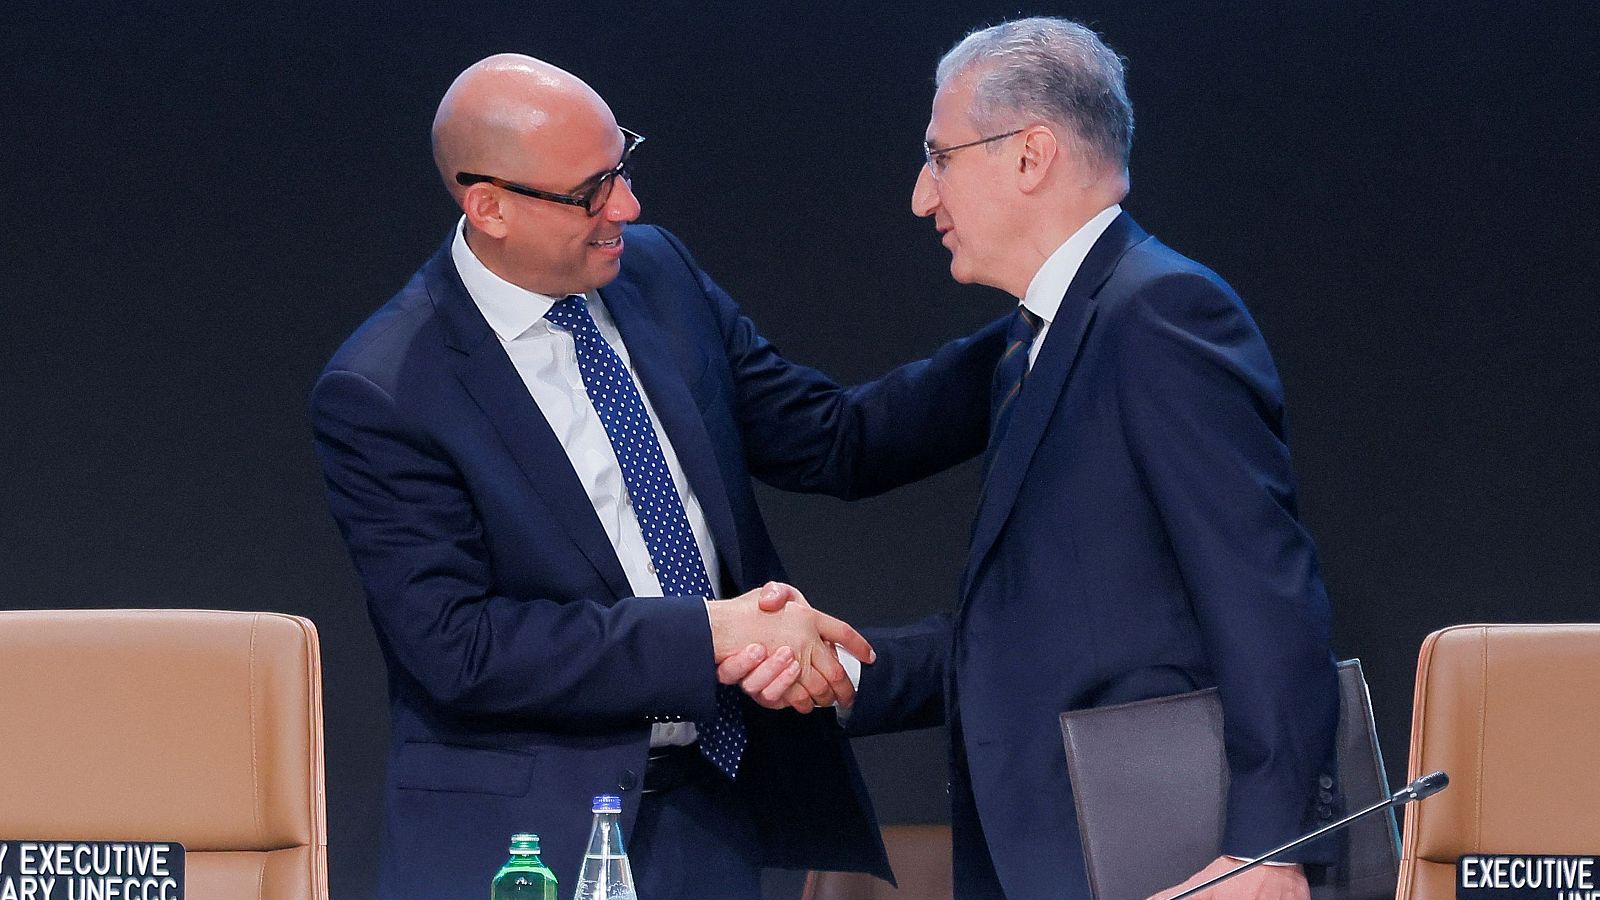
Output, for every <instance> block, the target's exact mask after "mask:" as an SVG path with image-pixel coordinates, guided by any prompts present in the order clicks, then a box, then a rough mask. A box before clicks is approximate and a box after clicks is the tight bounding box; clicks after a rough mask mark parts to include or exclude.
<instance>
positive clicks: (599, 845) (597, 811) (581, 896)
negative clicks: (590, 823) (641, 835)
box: [572, 794, 639, 900]
mask: <svg viewBox="0 0 1600 900" xmlns="http://www.w3.org/2000/svg"><path fill="white" fill-rule="evenodd" d="M621 818H622V798H621V797H618V796H615V795H612V794H601V795H600V796H598V797H596V798H594V828H593V829H592V830H591V831H590V832H589V852H588V853H586V854H584V857H583V872H582V873H581V874H580V875H579V876H578V890H577V892H576V893H574V894H573V895H572V896H573V900H638V896H639V895H638V894H636V893H634V890H633V869H632V868H631V867H630V866H629V865H628V852H627V851H626V850H624V849H623V847H622V823H621Z"/></svg>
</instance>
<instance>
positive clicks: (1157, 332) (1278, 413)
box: [849, 214, 1338, 900]
mask: <svg viewBox="0 0 1600 900" xmlns="http://www.w3.org/2000/svg"><path fill="white" fill-rule="evenodd" d="M1015 403H1016V404H1017V406H1016V409H1015V410H1014V411H1013V413H1012V417H1011V423H1010V426H1009V428H1008V429H1007V431H1006V433H1005V434H1004V435H1003V436H1002V437H1001V440H1000V441H999V443H998V444H997V445H996V446H994V447H992V448H990V451H989V452H990V454H991V456H990V458H989V463H990V469H989V474H988V476H987V481H986V483H985V484H984V488H983V494H982V499H981V501H980V503H979V509H978V514H977V519H976V521H975V522H974V524H973V528H972V541H971V547H970V550H969V555H968V557H967V565H966V571H965V574H964V575H963V579H962V585H961V593H960V597H959V600H958V603H957V606H956V608H955V610H954V612H953V613H951V614H949V615H945V616H941V617H937V618H935V619H932V620H928V621H925V622H922V623H919V624H918V625H916V626H912V627H909V628H903V629H897V630H890V631H881V632H880V631H874V632H870V633H869V634H868V637H869V638H870V639H872V640H873V642H874V646H875V647H876V648H877V650H878V656H879V662H878V663H877V664H876V665H874V666H872V667H870V668H868V669H867V670H866V672H865V673H864V675H863V678H862V685H861V692H860V694H859V695H858V698H857V701H856V706H855V708H854V709H853V710H852V712H851V716H850V719H849V724H850V728H851V731H852V732H853V733H871V732H873V731H878V730H885V729H892V728H900V727H908V726H912V727H914V726H917V725H927V724H934V723H937V722H939V721H946V722H948V723H949V724H950V725H951V734H952V738H953V746H952V763H953V765H952V773H953V775H952V783H951V796H952V821H953V824H954V828H955V832H956V833H955V843H956V847H955V853H956V867H957V879H958V890H957V896H961V897H986V896H995V895H997V894H998V892H999V890H1000V888H1001V886H1003V888H1004V891H1005V895H1006V896H1008V897H1011V898H1014V900H1018V898H1035V897H1074V898H1085V900H1086V898H1087V897H1088V885H1087V882H1086V881H1085V878H1084V874H1083V867H1082V859H1081V851H1080V849H1079V844H1078V835H1077V823H1076V819H1075V816H1074V811H1073V802H1072V789H1071V785H1070V784H1069V783H1068V779H1067V769H1066V760H1065V753H1064V750H1063V747H1062V737H1061V731H1060V725H1059V718H1058V716H1059V714H1060V713H1061V712H1062V711H1064V710H1073V709H1082V708H1086V707H1094V706H1102V705H1109V704H1114V703H1122V702H1126V701H1130V700H1138V699H1143V698H1147V697H1155V696H1163V695H1167V694H1174V693H1181V692H1184V691H1189V690H1194V689H1197V688H1202V687H1209V686H1212V685H1216V686H1218V687H1219V689H1220V690H1219V693H1220V696H1221V700H1222V705H1223V715H1224V719H1225V726H1224V729H1225V735H1224V739H1225V745H1226V749H1227V755H1228V763H1229V768H1230V771H1231V776H1232V778H1231V786H1230V790H1229V797H1228V813H1227V820H1226V821H1227V825H1226V835H1225V838H1224V843H1223V847H1222V849H1223V851H1225V852H1228V853H1234V854H1240V855H1250V854H1254V853H1257V852H1261V851H1265V850H1267V849H1270V848H1271V847H1273V846H1275V845H1277V844H1278V843H1281V842H1282V840H1286V839H1288V838H1290V837H1292V836H1294V835H1296V834H1298V833H1299V832H1300V831H1301V830H1302V826H1304V825H1308V824H1312V823H1313V822H1314V820H1316V819H1317V818H1325V817H1327V816H1328V815H1329V814H1330V813H1331V812H1332V808H1331V806H1330V804H1329V803H1328V802H1324V801H1322V800H1321V799H1320V797H1319V795H1318V792H1319V791H1322V790H1324V789H1325V788H1327V787H1331V785H1327V784H1322V783H1319V782H1321V780H1322V777H1323V776H1324V775H1325V774H1327V770H1328V769H1329V768H1330V766H1329V763H1330V761H1331V756H1332V748H1333V736H1334V727H1335V721H1336V716H1337V709H1338V695H1337V685H1336V681H1335V676H1334V668H1333V659H1332V655H1331V653H1330V651H1329V609H1328V601H1327V597H1326V595H1325V592H1324V589H1323V586H1322V581H1321V577H1320V576H1319V574H1318V570H1317V561H1316V552H1315V548H1314V547H1313V545H1312V542H1311V538H1310V537H1309V535H1308V534H1307V533H1306V531H1305V529H1304V528H1303V527H1301V524H1300V522H1299V521H1298V520H1297V517H1296V511H1295V489H1294V476H1293V473H1292V471H1291V467H1290V462H1289V450H1288V444H1287V442H1286V436H1285V419H1284V405H1283V391H1282V388H1281V386H1280V385H1279V382H1278V376H1277V373H1276V371H1275V369H1274V367H1273V364H1272V359H1271V357H1270V356H1269V355H1268V353H1267V347H1266V344H1265V342H1264V341H1263V340H1262V337H1261V334H1260V332H1259V331H1258V330H1257V328H1256V326H1255V323H1254V322H1253V321H1252V320H1251V318H1250V315H1249V314H1248V313H1247V312H1246V310H1245V308H1244V306H1243V304H1242V303H1241V302H1240V300H1239V298H1238V296H1237V295H1236V294H1235V293H1234V292H1233V290H1232V289H1231V288H1229V287H1228V285H1227V284H1226V283H1224V282H1223V281H1222V279H1221V278H1219V277H1218V276H1217V275H1216V274H1214V273H1213V272H1211V271H1209V270H1207V269H1205V268H1204V267H1202V266H1200V265H1198V264H1196V263H1194V262H1193V261H1191V260H1189V259H1186V258H1184V257H1183V256H1180V255H1179V254H1177V253H1174V252H1173V251H1172V250H1170V249H1168V248H1167V247H1165V246H1163V245H1162V244H1161V243H1160V242H1159V241H1157V240H1156V239H1154V238H1152V237H1150V236H1149V235H1147V234H1145V233H1144V232H1143V231H1142V230H1141V229H1140V228H1139V226H1138V225H1136V224H1134V222H1133V220H1132V219H1131V218H1130V217H1129V216H1128V215H1127V214H1123V215H1121V216H1119V217H1118V218H1117V219H1116V220H1115V221H1114V222H1113V223H1112V224H1111V226H1110V227H1109V228H1108V229H1107V231H1106V232H1105V233H1104V234H1103V235H1102V236H1101V237H1100V239H1099V240H1098V241H1097V242H1096V243H1095V245H1094V247H1093V249H1091V250H1090V252H1089V254H1088V256H1087V258H1086V259H1085V261H1084V263H1083V265H1082V267H1081V268H1080V269H1079V271H1078V273H1077V276H1076V277H1075V278H1074V280H1073V282H1072V284H1071V286H1070V287H1069V288H1068V289H1067V292H1066V295H1065V297H1064V299H1063V300H1062V303H1061V308H1060V311H1059V312H1058V313H1057V315H1056V317H1055V319H1054V321H1053V322H1052V323H1051V325H1050V330H1049V331H1048V332H1047V334H1046V336H1045V341H1044V344H1043V346H1042V347H1041V348H1040V349H1039V355H1038V357H1037V359H1036V360H1035V363H1034V366H1033V368H1032V370H1031V372H1030V373H1029V375H1028V380H1027V382H1026V384H1025V386H1024V387H1023V389H1022V393H1021V394H1020V395H1019V396H1018V398H1017V399H1016V401H1015ZM1322 796H1331V794H1324V795H1322ZM985 838H986V840H985Z"/></svg>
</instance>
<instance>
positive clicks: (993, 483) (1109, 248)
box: [961, 213, 1147, 600]
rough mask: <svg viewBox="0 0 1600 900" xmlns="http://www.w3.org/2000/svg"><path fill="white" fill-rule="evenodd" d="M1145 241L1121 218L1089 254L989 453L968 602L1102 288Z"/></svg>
mask: <svg viewBox="0 0 1600 900" xmlns="http://www.w3.org/2000/svg"><path fill="white" fill-rule="evenodd" d="M1145 237H1147V235H1146V234H1145V232H1144V230H1143V229H1141V228H1140V227H1139V226H1138V225H1137V224H1135V223H1134V221H1133V219H1132V218H1131V217H1130V216H1129V215H1128V214H1127V213H1122V214H1121V215H1119V216H1117V218H1115V219H1113V220H1112V222H1111V225H1110V226H1109V227H1107V228H1106V230H1105V233H1104V234H1101V235H1100V238H1099V240H1097V241H1095V243H1094V246H1093V247H1091V248H1089V253H1088V255H1087V256H1085V257H1084V260H1083V265H1081V266H1079V267H1078V272H1077V274H1076V275H1074V276H1073V278H1072V284H1071V285H1069V286H1068V287H1067V292H1066V294H1065V295H1064V296H1063V297H1062V300H1061V307H1060V309H1058V310H1057V311H1056V317H1055V320H1054V321H1052V322H1051V323H1050V330H1049V332H1047V333H1046V334H1045V338H1044V345H1043V346H1041V347H1040V348H1039V356H1038V358H1037V359H1035V360H1034V365H1033V368H1032V370H1030V371H1029V373H1028V380H1027V382H1026V384H1024V386H1023V389H1022V393H1021V394H1020V395H1018V396H1017V399H1016V401H1015V402H1016V404H1017V407H1016V409H1014V410H1012V411H1011V423H1010V425H1009V427H1008V428H1007V429H1006V433H1005V436H1004V437H1003V438H1001V440H1000V444H999V445H998V446H996V447H994V448H993V449H992V450H991V451H990V452H991V453H993V454H994V458H993V459H992V460H991V461H990V465H989V475H988V478H987V480H986V481H985V482H984V485H983V494H982V496H981V497H980V498H979V501H978V515H977V518H976V519H975V520H974V522H973V526H972V544H971V547H970V548H969V550H968V555H967V567H966V573H965V575H963V577H962V587H961V597H962V598H963V600H964V599H965V598H966V596H967V592H968V591H969V590H971V588H972V583H973V580H974V578H975V576H976V575H977V571H978V567H979V566H980V565H981V564H982V562H983V560H984V557H985V556H987V555H988V553H989V550H990V548H992V547H993V546H994V542H995V539H996V538H997V537H998V536H999V534H1000V529H1001V527H1002V526H1003V525H1004V524H1005V522H1006V519H1007V518H1009V517H1010V515H1011V510H1012V507H1014V506H1015V505H1016V502H1017V495H1018V494H1019V493H1020V492H1021V490H1022V482H1023V479H1024V477H1025V476H1026V475H1027V473H1028V467H1029V466H1030V465H1031V464H1032V462H1033V456H1034V452H1035V451H1036V450H1038V449H1039V441H1040V440H1041V439H1043V437H1044V431H1045V427H1046V426H1047V425H1049V424H1050V418H1051V416H1052V415H1053V414H1054V411H1055V409H1056V407H1057V405H1058V403H1059V402H1060V399H1061V392H1062V390H1063V389H1064V388H1065V387H1066V383H1067V378H1068V376H1069V375H1070V374H1071V373H1072V368H1073V364H1074V363H1075V362H1077V359H1078V353H1079V351H1080V350H1081V349H1082V347H1083V338H1084V335H1085V334H1086V333H1087V332H1088V330H1089V325H1090V323H1092V322H1093V321H1094V316H1095V310H1096V306H1097V295H1098V293H1099V291H1100V287H1101V286H1102V285H1104V284H1105V282H1106V279H1107V278H1109V277H1111V272H1112V271H1113V270H1114V269H1115V268H1116V265H1117V262H1118V261H1119V260H1120V259H1121V258H1122V254H1124V253H1125V252H1127V250H1128V248H1130V247H1132V246H1133V245H1134V244H1137V243H1139V241H1141V240H1143V239H1144V238H1145Z"/></svg>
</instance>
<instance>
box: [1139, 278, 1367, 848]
mask: <svg viewBox="0 0 1600 900" xmlns="http://www.w3.org/2000/svg"><path fill="white" fill-rule="evenodd" d="M1124 312H1125V315H1126V318H1125V319H1124V320H1122V321H1120V322H1117V323H1115V327H1113V328H1112V331H1113V333H1114V334H1115V335H1116V336H1117V337H1116V338H1115V340H1116V341H1117V348H1118V353H1119V358H1118V366H1117V371H1118V373H1119V378H1120V380H1119V382H1118V402H1119V405H1120V420H1121V421H1122V423H1123V428H1124V429H1125V437H1126V440H1127V442H1128V446H1129V450H1130V452H1131V453H1132V456H1133V459H1134V462H1135V465H1136V467H1137V470H1138V473H1139V476H1140V477H1141V479H1142V480H1143V482H1144V486H1145V489H1146V490H1147V491H1148V493H1149V495H1150V496H1151V497H1152V498H1153V500H1154V502H1155V504H1156V506H1157V508H1158V510H1159V513H1160V516H1161V519H1162V522H1163V525H1164V527H1165V530H1166V533H1167V535H1168V539H1169V540H1170V542H1171V545H1172V550H1173V553H1174V554H1175V555H1176V558H1177V561H1178V566H1179V571H1180V572H1181V573H1182V577H1183V579H1184V583H1185V587H1186V589H1187V592H1188V595H1189V597H1190V602H1191V603H1192V604H1193V607H1194V612H1195V616H1196V619H1197V620H1198V622H1199V625H1200V631H1201V639H1202V641H1203V642H1204V645H1205V650H1206V656H1207V659H1208V660H1209V662H1210V665H1211V666H1212V669H1213V674H1214V675H1215V677H1216V679H1217V685H1218V689H1219V694H1220V697H1221V700H1222V706H1223V722H1224V725H1223V731H1224V744H1225V746H1226V750H1227V757H1228V765H1229V769H1230V773H1231V782H1230V787H1229V794H1228V809H1227V820H1226V823H1227V824H1226V828H1225V833H1224V841H1223V850H1224V852H1227V853H1231V854H1236V855H1241V856H1250V855H1255V854H1257V853H1260V852H1263V851H1265V850H1268V849H1270V848H1271V847H1273V846H1275V845H1277V844H1279V843H1281V842H1282V841H1284V840H1287V839H1288V838H1290V837H1293V836H1295V835H1296V834H1298V833H1300V831H1301V830H1302V827H1303V825H1304V824H1305V822H1306V820H1307V814H1308V810H1309V808H1310V805H1311V796H1312V794H1313V792H1314V791H1315V790H1316V789H1317V785H1316V781H1317V779H1318V777H1319V775H1320V774H1322V773H1323V772H1324V771H1325V769H1326V767H1327V764H1328V762H1329V761H1330V760H1331V759H1332V746H1333V737H1334V729H1335V724H1336V721H1337V716H1338V688H1337V683H1336V680H1335V673H1334V668H1333V660H1332V656H1331V653H1330V650H1329V627H1330V623H1329V618H1330V616H1329V608H1328V600H1327V596H1326V594H1325V592H1324V589H1323V586H1322V580H1321V576H1320V575H1319V574H1318V568H1317V560H1316V550H1315V548H1314V546H1313V545H1312V541H1311V538H1310V536H1309V535H1308V534H1307V533H1306V530H1305V529H1304V528H1303V527H1302V526H1301V524H1300V522H1299V521H1298V519H1297V517H1296V509H1295V496H1294V475H1293V472H1292V469H1291V466H1290V460H1289V449H1288V444H1287V439H1286V436H1285V434H1284V426H1283V422H1284V417H1283V409H1282V391H1281V388H1280V387H1279V384H1278V379H1277V374H1276V371H1275V370H1274V368H1273V364H1272V360H1271V358H1270V356H1269V355H1268V353H1267V349H1266V345H1265V342H1264V341H1263V340H1262V337H1261V335H1260V333H1259V331H1258V330H1257V329H1256V327H1255V324H1254V323H1253V322H1252V321H1251V319H1250V317H1249V314H1248V313H1246V312H1245V310H1244V307H1243V305H1242V304H1241V303H1240V302H1239V301H1238V298H1237V297H1236V296H1235V295H1234V294H1233V292H1232V291H1231V290H1230V289H1228V288H1227V287H1226V286H1225V285H1223V284H1221V283H1220V281H1214V280H1212V279H1211V278H1209V277H1206V276H1204V275H1201V274H1199V273H1182V274H1178V275H1171V276H1168V277H1164V278H1161V279H1159V280H1157V281H1154V282H1153V283H1151V284H1149V285H1146V286H1145V287H1144V288H1143V289H1142V290H1141V291H1139V293H1138V294H1136V295H1135V296H1134V297H1133V298H1132V301H1131V303H1130V305H1129V307H1128V308H1127V309H1126V310H1125V311H1124Z"/></svg>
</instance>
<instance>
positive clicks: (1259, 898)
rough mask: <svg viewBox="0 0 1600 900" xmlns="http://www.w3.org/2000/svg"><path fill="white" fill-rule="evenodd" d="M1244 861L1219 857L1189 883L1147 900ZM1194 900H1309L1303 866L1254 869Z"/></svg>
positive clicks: (1157, 899)
mask: <svg viewBox="0 0 1600 900" xmlns="http://www.w3.org/2000/svg"><path fill="white" fill-rule="evenodd" d="M1243 862H1244V860H1240V859H1234V858H1233V857H1231V856H1219V857H1217V858H1216V859H1215V860H1212V862H1211V864H1210V865H1208V866H1206V867H1205V868H1204V869H1201V870H1200V871H1198V872H1196V873H1195V874H1194V875H1193V876H1192V877H1190V878H1189V880H1187V881H1185V882H1184V883H1182V884H1180V885H1177V886H1175V887H1170V888H1167V889H1166V890H1164V891H1162V892H1160V893H1158V894H1155V895H1154V896H1152V897H1151V898H1150V900H1167V898H1168V897H1173V896H1176V895H1178V894H1181V893H1183V892H1184V891H1186V890H1188V889H1189V888H1192V887H1194V886H1195V885H1197V884H1201V883H1203V882H1206V881H1210V880H1211V879H1213V878H1215V877H1217V876H1218V875H1221V874H1222V873H1223V872H1227V871H1229V870H1231V869H1236V868H1238V867H1239V866H1240V865H1241V864H1242V863H1243ZM1194 900H1311V886H1310V885H1309V884H1307V883H1306V870H1305V867H1304V866H1256V867H1255V868H1254V869H1251V870H1250V871H1248V872H1243V873H1240V874H1238V875H1235V876H1234V877H1232V878H1230V879H1228V880H1227V881H1224V882H1222V883H1221V884H1219V885H1217V886H1216V887H1214V888H1208V889H1207V890H1204V891H1201V892H1200V893H1198V894H1195V895H1194Z"/></svg>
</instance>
